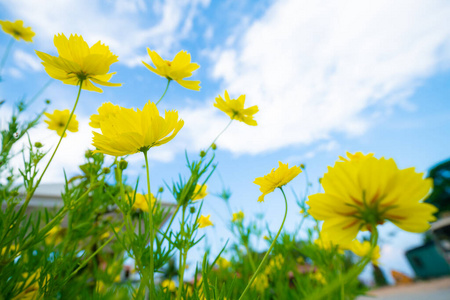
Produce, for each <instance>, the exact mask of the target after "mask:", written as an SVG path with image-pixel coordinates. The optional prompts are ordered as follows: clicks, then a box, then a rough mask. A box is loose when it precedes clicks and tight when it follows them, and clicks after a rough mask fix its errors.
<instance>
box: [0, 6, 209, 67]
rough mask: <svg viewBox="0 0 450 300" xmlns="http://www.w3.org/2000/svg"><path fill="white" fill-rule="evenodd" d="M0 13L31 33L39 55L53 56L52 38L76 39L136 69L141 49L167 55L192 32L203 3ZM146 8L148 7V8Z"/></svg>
mask: <svg viewBox="0 0 450 300" xmlns="http://www.w3.org/2000/svg"><path fill="white" fill-rule="evenodd" d="M0 3H2V5H3V7H5V8H6V9H7V10H8V12H9V13H10V14H11V15H12V16H13V17H15V18H18V19H23V20H24V21H25V24H27V25H28V26H32V28H33V30H34V31H35V32H36V38H35V41H36V43H37V45H38V47H39V48H40V50H44V51H48V50H52V51H53V45H52V41H53V36H54V35H55V34H57V33H61V32H62V33H65V34H67V35H70V34H71V33H78V34H82V35H83V37H84V38H85V39H86V40H87V41H88V42H89V43H94V42H97V41H98V40H101V41H102V42H104V43H106V44H107V45H109V46H110V48H111V49H112V50H113V52H114V53H115V54H118V55H119V59H120V61H121V62H122V63H125V64H127V65H128V66H135V65H137V64H141V59H142V58H144V57H145V47H153V48H156V49H157V50H158V51H160V52H162V53H168V52H173V51H176V50H178V49H173V48H176V46H178V45H179V43H180V42H181V41H182V40H183V39H185V38H186V37H187V36H188V35H189V33H190V31H191V30H192V28H193V22H194V18H195V16H196V15H197V13H198V12H199V10H200V9H201V8H202V7H206V6H208V5H209V0H193V1H191V0H170V1H152V4H147V3H146V2H145V1H143V0H116V1H106V0H103V1H91V0H65V1H51V0H41V1H27V0H17V1H7V0H0ZM149 5H150V6H149Z"/></svg>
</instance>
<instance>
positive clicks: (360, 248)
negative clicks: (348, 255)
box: [343, 240, 381, 266]
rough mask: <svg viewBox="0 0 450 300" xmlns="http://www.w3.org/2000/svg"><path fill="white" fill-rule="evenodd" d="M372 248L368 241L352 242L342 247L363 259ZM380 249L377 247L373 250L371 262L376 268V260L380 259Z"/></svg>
mask: <svg viewBox="0 0 450 300" xmlns="http://www.w3.org/2000/svg"><path fill="white" fill-rule="evenodd" d="M371 247H372V246H371V245H370V242H369V241H364V242H362V243H361V242H360V241H358V240H353V241H351V242H350V244H348V245H346V246H343V248H344V249H346V250H350V251H352V252H353V253H355V254H356V255H358V256H359V257H364V256H366V255H368V254H369V252H370V248H371ZM380 256H381V255H380V247H379V246H378V245H377V246H375V248H373V252H372V257H371V261H372V263H373V264H374V265H376V266H378V259H379V258H380Z"/></svg>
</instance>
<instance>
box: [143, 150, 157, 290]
mask: <svg viewBox="0 0 450 300" xmlns="http://www.w3.org/2000/svg"><path fill="white" fill-rule="evenodd" d="M147 152H148V150H147V151H144V152H143V153H144V157H145V168H146V170H147V189H148V194H147V205H148V208H149V210H148V215H149V221H150V224H149V229H150V270H149V271H150V298H153V294H154V293H155V278H154V271H155V270H154V268H155V266H154V258H153V238H154V236H153V233H154V231H153V206H152V201H151V197H152V193H151V190H150V170H149V166H148V157H147Z"/></svg>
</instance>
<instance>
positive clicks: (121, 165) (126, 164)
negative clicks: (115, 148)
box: [119, 159, 128, 170]
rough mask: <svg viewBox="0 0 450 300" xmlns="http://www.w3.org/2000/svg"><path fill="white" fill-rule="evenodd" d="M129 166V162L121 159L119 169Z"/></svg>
mask: <svg viewBox="0 0 450 300" xmlns="http://www.w3.org/2000/svg"><path fill="white" fill-rule="evenodd" d="M127 167H128V162H127V161H126V160H124V159H121V160H120V161H119V169H121V170H125V169H126V168H127Z"/></svg>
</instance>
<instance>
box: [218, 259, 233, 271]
mask: <svg viewBox="0 0 450 300" xmlns="http://www.w3.org/2000/svg"><path fill="white" fill-rule="evenodd" d="M217 265H218V266H219V268H221V269H228V268H229V267H231V263H230V262H229V261H228V260H227V259H226V258H223V257H219V259H218V260H217Z"/></svg>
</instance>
